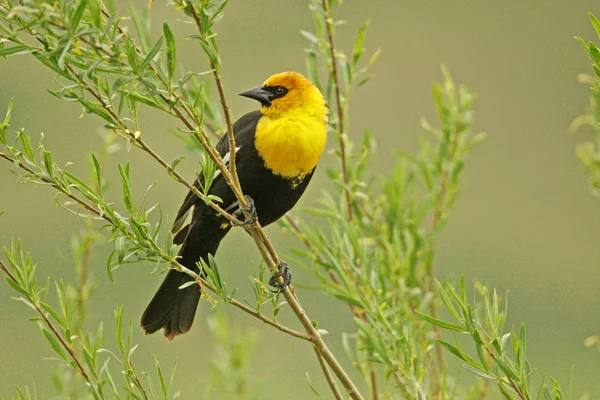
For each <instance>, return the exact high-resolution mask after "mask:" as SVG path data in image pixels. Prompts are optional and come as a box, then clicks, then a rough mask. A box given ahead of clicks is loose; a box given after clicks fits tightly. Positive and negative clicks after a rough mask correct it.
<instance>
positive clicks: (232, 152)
mask: <svg viewBox="0 0 600 400" xmlns="http://www.w3.org/2000/svg"><path fill="white" fill-rule="evenodd" d="M187 3H188V6H189V7H190V10H191V14H192V16H193V18H194V21H195V22H196V26H197V27H198V31H200V40H202V41H204V43H205V44H206V45H207V46H209V45H210V43H209V41H208V39H207V38H206V37H205V36H204V35H203V34H202V32H203V29H202V22H201V21H200V16H199V15H198V10H196V7H195V6H194V4H193V3H192V2H191V1H188V2H187ZM209 64H210V68H211V69H212V70H213V76H214V78H215V84H216V85H217V91H218V92H219V99H220V101H221V107H222V108H223V115H224V116H225V124H226V126H227V138H228V140H229V172H230V173H231V176H232V177H233V182H234V184H235V186H237V187H238V188H240V187H241V185H240V180H239V177H238V174H237V168H236V164H235V159H236V154H235V136H234V132H233V123H232V122H231V115H230V113H229V106H228V105H227V100H226V98H225V90H224V89H223V82H222V81H221V72H220V68H219V66H218V65H216V64H215V63H214V62H213V60H212V59H210V58H209ZM242 197H243V196H242ZM242 200H243V201H242ZM245 200H246V199H245V198H243V199H238V201H239V202H240V204H241V205H242V206H243V207H246V206H247V204H246V201H245Z"/></svg>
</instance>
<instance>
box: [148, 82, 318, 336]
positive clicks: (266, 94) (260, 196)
mask: <svg viewBox="0 0 600 400" xmlns="http://www.w3.org/2000/svg"><path fill="white" fill-rule="evenodd" d="M240 95H241V96H244V97H249V98H251V99H254V100H257V101H258V102H260V104H261V107H260V111H253V112H250V113H248V114H246V115H244V116H243V117H241V118H240V119H239V120H238V121H237V122H236V123H235V124H234V125H233V131H234V136H235V143H236V144H235V147H236V148H235V158H236V162H235V163H236V168H237V173H238V177H239V181H240V184H241V187H242V191H243V193H244V195H245V196H247V199H248V203H249V206H250V208H249V209H246V210H240V207H239V204H238V202H237V200H236V197H235V195H234V194H233V192H232V190H231V189H230V187H229V186H228V185H227V182H225V179H224V178H223V177H222V176H221V175H220V172H217V175H216V177H215V179H214V180H213V182H212V185H211V186H210V189H209V194H211V195H216V196H218V197H220V198H221V199H222V200H223V202H222V204H221V206H222V207H223V208H224V209H226V210H227V211H228V212H231V211H232V210H236V211H237V213H238V214H239V212H240V211H250V213H251V214H254V215H255V216H256V217H257V218H258V221H259V222H260V224H261V225H263V226H265V225H268V224H270V223H272V222H275V221H276V220H278V219H279V218H281V217H282V216H283V215H284V214H285V213H286V212H288V211H289V210H290V209H291V208H292V207H293V206H294V205H295V204H296V202H297V201H298V199H299V198H300V196H302V193H304V190H305V189H306V187H307V185H308V183H309V182H310V180H311V178H312V175H313V173H314V170H315V167H316V166H317V163H318V161H319V158H320V156H321V154H322V153H323V149H324V148H325V142H326V139H327V114H328V108H327V105H326V103H325V99H324V98H323V95H322V93H321V92H320V91H319V89H318V88H317V87H315V86H314V85H313V84H312V83H311V82H310V81H309V80H308V79H306V78H305V77H304V76H302V75H301V74H299V73H297V72H283V73H280V74H276V75H273V76H271V77H270V78H269V79H267V80H266V81H265V83H264V84H263V85H261V86H258V87H256V88H254V89H250V90H248V91H245V92H243V93H240ZM216 149H217V150H218V151H219V153H220V154H221V157H222V158H223V160H224V161H225V162H226V163H228V161H229V159H230V148H229V142H228V140H227V135H224V136H223V137H222V138H221V140H220V141H219V143H218V144H217V146H216ZM199 179H200V181H196V182H195V185H196V186H197V187H202V185H203V184H204V182H203V180H204V177H203V174H200V177H199ZM190 215H191V222H189V223H186V220H187V217H188V216H190ZM246 222H252V221H246ZM230 229H231V224H230V223H229V220H227V219H226V218H225V217H223V216H222V215H220V214H218V213H217V212H216V211H215V210H214V209H212V208H211V207H209V206H208V205H206V203H205V202H204V201H202V200H201V199H200V198H198V197H197V196H196V195H195V194H194V193H193V192H192V191H190V192H189V193H188V194H187V196H186V197H185V199H184V201H183V204H182V206H181V208H180V209H179V212H178V214H177V217H176V219H175V223H174V225H173V233H174V242H175V243H176V244H181V249H180V251H179V256H180V259H179V262H180V263H181V264H182V265H184V266H185V267H187V268H189V269H191V270H193V271H195V272H197V273H198V272H200V269H199V268H198V263H199V261H200V259H203V260H204V262H205V263H206V265H208V264H209V261H208V255H209V254H212V255H214V254H215V252H216V251H217V248H218V246H219V243H220V242H221V240H222V239H223V238H224V237H225V235H226V234H227V232H229V230H230ZM276 275H277V276H282V277H283V278H284V284H283V285H277V284H274V283H272V284H273V285H274V286H278V287H279V289H281V290H285V288H286V287H287V285H288V284H289V281H290V280H291V274H290V273H289V271H288V270H287V266H285V265H283V264H282V265H280V271H279V273H276ZM191 280H192V278H191V277H190V276H189V275H186V274H184V273H182V272H178V271H176V270H170V271H169V272H168V273H167V276H166V277H165V279H164V281H163V283H162V285H161V286H160V288H159V289H158V291H157V292H156V294H155V295H154V297H153V298H152V300H151V301H150V304H149V305H148V307H147V308H146V311H144V315H143V316H142V321H141V322H142V327H143V328H144V330H145V331H146V334H151V333H154V332H156V331H158V330H160V329H163V330H164V335H165V336H166V337H167V338H168V339H169V340H171V339H173V338H174V337H175V336H177V335H180V334H183V333H186V332H187V331H189V329H190V327H191V326H192V323H193V322H194V315H195V314H196V307H197V306H198V301H199V299H200V290H199V288H198V286H197V285H191V286H187V287H184V288H182V289H179V288H180V287H181V286H182V285H183V284H185V283H186V282H189V281H191ZM272 281H273V280H272Z"/></svg>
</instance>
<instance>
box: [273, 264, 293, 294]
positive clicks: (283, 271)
mask: <svg viewBox="0 0 600 400" xmlns="http://www.w3.org/2000/svg"><path fill="white" fill-rule="evenodd" d="M278 278H283V283H279V279H278ZM290 283H292V273H291V272H290V268H289V267H288V264H287V263H286V262H285V261H283V260H279V265H278V266H277V272H275V273H274V274H273V275H272V276H271V279H270V280H269V285H271V286H273V287H274V288H275V289H276V290H271V292H273V293H278V292H285V291H286V290H287V288H288V286H289V285H290Z"/></svg>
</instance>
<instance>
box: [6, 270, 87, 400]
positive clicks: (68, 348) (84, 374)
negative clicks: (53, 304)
mask: <svg viewBox="0 0 600 400" xmlns="http://www.w3.org/2000/svg"><path fill="white" fill-rule="evenodd" d="M0 269H2V271H4V273H5V274H6V275H7V276H8V278H9V279H11V280H12V281H13V282H15V283H17V284H18V280H17V278H16V277H15V276H14V275H13V274H12V273H11V272H10V271H9V269H8V268H7V267H6V265H5V264H4V263H3V262H2V260H0ZM27 300H29V302H30V303H31V305H32V306H33V308H34V309H35V311H36V312H37V313H38V314H39V315H40V317H42V319H43V320H44V323H45V324H46V326H47V327H48V328H49V329H50V331H51V332H52V334H53V335H54V337H56V339H58V341H59V342H60V345H61V346H62V347H63V348H64V349H65V350H66V351H67V353H69V356H70V357H71V359H72V360H73V362H74V363H75V369H76V370H77V372H79V374H80V375H81V376H82V377H83V379H85V380H86V382H87V383H88V384H89V385H90V387H91V388H93V390H94V391H95V390H96V387H95V385H94V383H92V380H91V379H90V377H89V375H88V374H87V372H85V369H84V368H83V364H82V363H81V361H80V360H79V358H78V357H77V355H76V354H75V352H74V350H73V349H72V348H71V346H69V345H68V344H67V342H65V340H64V339H63V337H62V336H61V334H60V333H58V331H57V330H56V328H55V327H54V325H53V324H52V322H51V321H50V320H49V319H48V317H46V313H44V311H43V310H42V309H41V308H40V307H39V305H38V304H37V302H36V301H34V300H33V298H32V297H31V296H30V295H29V294H27Z"/></svg>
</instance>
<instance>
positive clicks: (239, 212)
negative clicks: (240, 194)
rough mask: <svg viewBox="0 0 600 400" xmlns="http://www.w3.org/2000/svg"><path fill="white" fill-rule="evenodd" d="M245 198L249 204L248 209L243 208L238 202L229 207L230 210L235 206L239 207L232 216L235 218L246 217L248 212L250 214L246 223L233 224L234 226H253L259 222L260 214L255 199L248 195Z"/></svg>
mask: <svg viewBox="0 0 600 400" xmlns="http://www.w3.org/2000/svg"><path fill="white" fill-rule="evenodd" d="M244 198H245V199H246V203H247V205H246V207H241V206H240V203H239V202H238V201H236V202H235V203H233V204H232V205H231V206H230V207H228V209H230V208H232V207H233V206H236V205H237V207H238V208H237V210H235V212H234V213H233V214H232V215H233V216H234V217H239V216H241V215H245V213H246V212H247V213H249V214H250V215H249V216H248V217H247V218H246V219H245V220H244V221H242V222H240V223H236V222H232V223H231V224H232V225H234V226H245V225H251V224H253V223H255V222H256V221H258V213H257V212H256V206H255V205H254V199H252V197H250V196H248V195H244Z"/></svg>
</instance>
